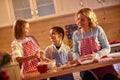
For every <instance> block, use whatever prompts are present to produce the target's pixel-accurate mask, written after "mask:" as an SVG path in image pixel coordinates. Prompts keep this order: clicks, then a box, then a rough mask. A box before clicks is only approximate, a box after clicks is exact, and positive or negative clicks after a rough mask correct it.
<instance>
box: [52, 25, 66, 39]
mask: <svg viewBox="0 0 120 80" xmlns="http://www.w3.org/2000/svg"><path fill="white" fill-rule="evenodd" d="M51 29H52V30H53V31H55V32H57V33H58V34H62V40H63V38H64V30H63V28H61V27H60V26H54V27H52V28H51Z"/></svg>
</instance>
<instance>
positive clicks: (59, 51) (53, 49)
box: [45, 26, 74, 80]
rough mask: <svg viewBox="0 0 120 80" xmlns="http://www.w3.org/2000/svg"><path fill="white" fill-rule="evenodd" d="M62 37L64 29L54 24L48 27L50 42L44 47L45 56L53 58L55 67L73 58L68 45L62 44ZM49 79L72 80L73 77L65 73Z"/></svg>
mask: <svg viewBox="0 0 120 80" xmlns="http://www.w3.org/2000/svg"><path fill="white" fill-rule="evenodd" d="M63 38H64V30H63V29H62V28H61V27H59V26H55V27H52V28H51V29H50V40H51V42H52V44H51V45H50V46H48V47H47V48H46V50H45V56H46V57H47V58H49V59H55V60H56V66H57V67H61V66H63V65H64V64H65V63H67V62H68V61H70V60H72V59H73V56H72V53H71V50H70V48H69V46H67V45H66V44H64V42H63ZM51 80H74V78H73V74H67V75H63V76H58V77H56V78H51Z"/></svg>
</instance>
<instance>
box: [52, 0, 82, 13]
mask: <svg viewBox="0 0 120 80" xmlns="http://www.w3.org/2000/svg"><path fill="white" fill-rule="evenodd" d="M54 1H55V2H56V8H57V13H58V14H64V13H73V12H76V11H77V10H78V9H80V6H81V5H80V0H54Z"/></svg>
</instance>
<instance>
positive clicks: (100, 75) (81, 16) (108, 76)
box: [73, 8, 116, 80]
mask: <svg viewBox="0 0 120 80" xmlns="http://www.w3.org/2000/svg"><path fill="white" fill-rule="evenodd" d="M76 24H77V25H78V27H79V29H78V30H76V31H75V32H74V34H73V52H74V54H75V55H76V57H77V58H79V57H81V59H82V60H84V59H85V60H93V61H96V60H99V59H100V58H101V57H103V56H106V55H108V54H109V52H110V45H109V43H108V40H107V37H106V34H105V32H104V30H103V29H102V27H101V26H100V25H99V24H98V21H97V18H96V15H95V13H94V12H93V10H92V9H90V8H83V9H80V10H79V11H78V12H77V13H76ZM80 76H81V78H82V80H97V79H98V80H115V76H116V72H115V70H114V68H113V66H112V65H110V66H107V67H102V68H97V69H93V70H87V71H82V72H80Z"/></svg>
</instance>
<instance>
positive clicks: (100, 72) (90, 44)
mask: <svg viewBox="0 0 120 80" xmlns="http://www.w3.org/2000/svg"><path fill="white" fill-rule="evenodd" d="M82 35H83V34H82ZM80 50H81V55H87V54H92V53H93V52H97V51H99V50H100V46H99V45H98V44H97V43H96V42H95V40H94V37H93V36H91V37H89V38H82V42H81V48H80ZM90 72H92V73H93V75H95V76H96V77H97V78H98V79H100V80H101V79H102V77H103V76H104V75H105V74H107V73H112V74H115V75H116V74H117V73H116V72H115V70H114V68H113V66H112V65H110V66H106V67H101V68H97V69H92V70H90Z"/></svg>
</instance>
